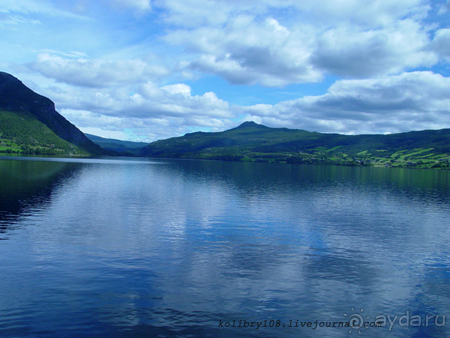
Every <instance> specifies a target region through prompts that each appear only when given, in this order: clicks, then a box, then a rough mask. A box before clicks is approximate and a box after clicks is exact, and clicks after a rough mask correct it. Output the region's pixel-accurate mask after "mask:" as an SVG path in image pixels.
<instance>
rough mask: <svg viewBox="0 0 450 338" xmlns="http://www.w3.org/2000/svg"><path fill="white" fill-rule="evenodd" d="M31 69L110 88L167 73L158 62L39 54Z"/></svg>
mask: <svg viewBox="0 0 450 338" xmlns="http://www.w3.org/2000/svg"><path fill="white" fill-rule="evenodd" d="M30 68H31V69H33V70H35V71H38V72H40V73H41V74H42V75H44V76H46V77H50V78H53V79H55V80H57V81H60V82H65V83H69V84H74V85H78V86H86V87H109V86H117V85H125V84H131V83H138V82H144V81H147V80H148V79H156V78H160V77H162V76H165V75H167V74H168V70H167V69H166V68H165V67H163V66H160V65H151V64H148V63H146V62H145V61H142V60H139V59H135V60H88V59H84V58H78V59H70V58H62V57H60V56H56V55H50V54H47V53H44V54H39V55H38V56H37V59H36V61H35V62H33V63H32V64H31V65H30Z"/></svg>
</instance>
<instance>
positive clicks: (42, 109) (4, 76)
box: [0, 72, 105, 155]
mask: <svg viewBox="0 0 450 338" xmlns="http://www.w3.org/2000/svg"><path fill="white" fill-rule="evenodd" d="M0 118H1V121H2V122H4V123H2V124H1V125H0V128H1V129H0V133H1V136H0V140H1V141H0V142H1V143H0V150H1V148H2V146H3V147H8V145H9V146H10V147H9V149H14V148H17V151H19V152H22V153H23V152H25V153H26V152H29V153H36V152H37V153H45V154H52V153H54V154H66V155H69V154H72V155H102V154H105V151H104V150H103V149H102V148H101V147H100V146H98V145H97V144H95V143H93V142H92V141H91V140H89V139H88V138H87V137H86V136H85V135H84V134H83V133H82V132H81V131H80V130H79V129H78V128H77V127H75V126H74V125H73V124H72V123H70V122H69V121H67V120H66V119H65V118H64V117H63V116H62V115H60V114H59V113H58V112H57V111H56V110H55V104H54V103H53V102H52V101H51V100H49V99H48V98H46V97H44V96H42V95H39V94H37V93H35V92H34V91H32V90H31V89H29V88H28V87H26V86H25V85H24V84H23V83H22V82H21V81H20V80H18V79H17V78H15V77H14V76H12V75H10V74H8V73H4V72H0ZM6 123H7V125H6ZM30 128H31V129H30ZM32 131H34V133H35V134H34V133H33V132H32Z"/></svg>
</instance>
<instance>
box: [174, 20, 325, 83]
mask: <svg viewBox="0 0 450 338" xmlns="http://www.w3.org/2000/svg"><path fill="white" fill-rule="evenodd" d="M305 29H306V28H305ZM166 40H167V41H168V42H170V43H172V44H185V45H186V47H187V48H188V50H190V51H193V52H200V53H201V56H200V57H199V58H198V59H196V60H194V61H192V62H190V63H188V65H187V66H186V68H189V69H191V70H198V71H201V72H204V73H213V74H216V75H219V76H222V77H224V78H225V79H227V80H228V81H229V82H231V83H235V84H257V83H259V84H262V85H265V86H282V85H286V84H288V83H296V82H317V81H319V80H320V79H321V74H320V72H318V71H316V70H314V69H313V67H312V66H311V64H310V62H309V58H310V54H311V46H310V45H311V41H310V40H311V39H310V38H309V37H308V36H307V34H304V33H303V32H302V31H301V30H295V31H289V30H288V29H287V28H286V27H284V26H282V25H281V24H280V23H279V22H278V21H277V20H275V19H273V18H267V19H266V20H263V21H262V22H255V21H254V20H253V18H251V17H249V16H246V15H241V16H239V17H237V18H235V19H234V20H231V21H230V22H229V23H228V24H227V26H226V27H225V28H223V29H219V28H216V29H212V28H199V29H197V30H194V31H176V32H173V33H171V34H168V35H167V37H166Z"/></svg>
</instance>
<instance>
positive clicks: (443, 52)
mask: <svg viewBox="0 0 450 338" xmlns="http://www.w3.org/2000/svg"><path fill="white" fill-rule="evenodd" d="M431 49H432V50H433V51H435V52H436V53H437V54H438V55H439V56H440V57H441V58H443V59H446V60H447V61H450V28H443V29H439V30H437V31H436V33H435V35H434V39H433V42H432V43H431Z"/></svg>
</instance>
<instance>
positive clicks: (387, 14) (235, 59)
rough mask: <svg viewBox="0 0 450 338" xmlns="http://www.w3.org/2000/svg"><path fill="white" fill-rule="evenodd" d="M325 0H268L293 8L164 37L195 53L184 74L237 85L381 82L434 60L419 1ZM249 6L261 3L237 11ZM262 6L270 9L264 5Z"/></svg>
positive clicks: (233, 17) (232, 16) (232, 17)
mask: <svg viewBox="0 0 450 338" xmlns="http://www.w3.org/2000/svg"><path fill="white" fill-rule="evenodd" d="M192 1H193V0H192ZM170 3H171V4H172V2H170ZM207 3H208V4H209V5H210V6H212V5H217V3H216V2H213V1H207ZM321 3H323V7H320V6H319V5H318V4H317V3H314V5H312V3H311V2H303V1H299V2H297V3H293V2H292V3H291V2H289V1H288V2H286V3H285V2H283V3H280V4H279V5H275V4H272V3H271V5H273V6H274V7H277V8H278V9H282V8H288V6H291V7H294V8H296V9H297V11H293V13H294V14H293V17H291V18H290V20H286V19H285V18H284V17H283V16H282V15H278V16H279V17H280V19H276V13H277V12H276V10H274V13H273V16H268V15H266V14H265V13H264V11H263V10H255V12H256V13H262V14H260V15H256V14H255V13H253V15H249V14H246V13H237V14H236V13H233V12H232V11H225V12H226V13H228V14H227V15H229V17H228V18H227V19H226V20H225V21H224V24H223V25H220V26H218V25H214V24H208V25H206V26H201V27H198V28H190V29H185V28H180V29H176V30H173V31H171V32H169V33H168V34H167V35H166V37H165V40H166V41H167V42H168V43H171V44H174V45H180V46H184V47H185V48H186V51H187V52H189V53H191V54H192V55H193V57H194V58H193V59H192V58H191V60H190V61H188V62H186V60H183V62H182V63H180V64H182V65H184V67H185V68H184V70H185V71H186V70H191V71H192V70H193V71H199V72H201V73H207V74H214V75H217V76H220V77H223V78H225V79H226V80H227V81H229V82H230V83H233V84H246V85H254V84H261V85H263V86H284V85H288V84H292V83H305V82H306V83H307V82H317V81H320V80H321V79H322V78H323V77H324V76H325V75H326V74H332V75H337V76H343V77H355V76H356V77H360V78H364V77H376V76H380V75H385V74H394V73H400V72H402V71H404V70H408V69H414V68H417V67H429V66H431V65H434V64H436V63H437V61H438V58H437V57H436V55H435V54H434V53H433V52H432V51H431V50H429V48H428V45H429V43H430V39H429V32H428V29H429V28H428V27H426V26H424V25H423V23H422V22H421V19H422V18H423V17H424V16H425V15H426V13H427V11H428V10H429V7H428V6H427V5H424V4H423V2H422V1H397V2H395V3H394V4H393V3H392V2H391V1H379V2H373V3H372V2H371V3H370V4H365V3H364V4H363V3H362V2H361V1H353V0H346V1H344V0H341V1H328V0H322V1H321ZM185 5H187V4H185ZM245 5H248V6H250V7H251V6H255V7H256V6H257V3H256V2H253V1H249V2H243V5H242V6H241V7H240V5H237V4H236V5H235V7H234V8H235V9H238V8H244V7H245ZM217 6H219V5H217ZM259 6H260V7H264V6H267V7H265V8H266V10H268V9H269V7H268V3H265V2H264V1H262V2H261V3H259ZM205 8H207V7H205ZM252 8H253V7H252ZM258 8H259V7H258ZM322 8H323V10H322ZM319 9H320V11H319ZM327 11H328V12H327ZM225 12H224V13H225ZM332 13H334V14H333V15H334V17H332ZM263 14H264V15H263ZM267 14H268V13H267ZM405 15H409V17H408V18H404V16H405ZM293 18H296V19H297V20H293ZM314 18H315V19H317V18H321V20H318V21H314ZM303 19H305V20H303ZM282 21H286V24H283V23H282ZM188 74H189V72H188Z"/></svg>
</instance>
